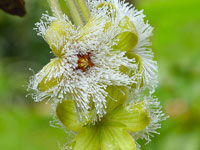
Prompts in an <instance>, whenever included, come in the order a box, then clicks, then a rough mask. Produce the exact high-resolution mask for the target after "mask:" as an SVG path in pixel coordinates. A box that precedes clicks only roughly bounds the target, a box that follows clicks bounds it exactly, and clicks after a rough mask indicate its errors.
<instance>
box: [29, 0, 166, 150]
mask: <svg viewBox="0 0 200 150" xmlns="http://www.w3.org/2000/svg"><path fill="white" fill-rule="evenodd" d="M87 8H88V10H89V12H90V17H89V19H88V21H85V25H84V26H83V27H77V26H75V25H74V24H73V23H72V22H71V21H70V20H69V19H68V17H67V16H66V15H54V16H49V15H48V14H44V15H43V16H42V19H41V21H40V22H39V23H37V24H36V26H37V31H38V35H40V36H42V37H43V38H44V40H45V41H46V42H47V43H48V44H49V46H50V48H51V50H52V53H53V54H54V55H55V58H53V59H52V60H51V61H50V62H49V63H48V64H47V65H46V66H44V67H43V69H42V70H41V71H39V72H38V73H37V74H36V75H34V76H33V77H31V79H30V84H29V89H31V90H33V91H34V93H33V94H32V96H33V98H34V100H35V101H36V102H39V101H42V100H45V99H48V100H51V101H52V103H53V111H54V115H55V116H56V118H57V119H58V120H59V122H60V123H61V124H62V125H64V126H65V127H67V128H68V129H70V130H72V131H74V132H75V133H77V135H76V136H75V138H74V139H73V140H71V141H70V142H68V144H67V145H66V146H65V148H64V149H67V150H68V149H72V150H99V149H102V150H115V149H122V150H134V149H136V144H135V143H136V142H135V140H134V139H133V137H134V138H135V139H138V138H145V139H147V140H148V141H149V140H150V139H149V137H150V136H151V134H152V133H156V129H157V128H160V123H159V122H160V121H161V120H163V119H164V117H163V114H162V111H161V110H160V109H161V108H160V106H159V102H158V101H157V99H156V98H154V97H153V96H152V94H153V92H154V90H155V88H156V86H157V83H158V80H157V75H156V74H157V64H156V61H154V60H153V53H152V50H151V48H150V46H151V42H150V39H149V38H150V37H151V35H152V30H153V28H152V27H151V26H150V25H149V24H148V23H145V22H144V17H145V16H144V15H143V12H142V11H137V10H136V9H135V8H134V7H133V6H132V5H129V4H127V3H125V2H124V1H119V0H107V1H106V0H88V1H87ZM54 11H57V10H54ZM130 133H131V134H130ZM131 135H132V136H131Z"/></svg>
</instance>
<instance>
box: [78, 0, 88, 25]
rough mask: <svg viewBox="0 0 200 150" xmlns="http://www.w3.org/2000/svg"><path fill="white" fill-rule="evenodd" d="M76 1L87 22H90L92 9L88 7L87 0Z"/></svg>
mask: <svg viewBox="0 0 200 150" xmlns="http://www.w3.org/2000/svg"><path fill="white" fill-rule="evenodd" d="M76 2H77V4H78V6H79V8H80V10H81V13H82V15H83V17H84V19H85V22H88V21H89V19H90V10H89V9H88V6H87V5H86V3H85V0H76Z"/></svg>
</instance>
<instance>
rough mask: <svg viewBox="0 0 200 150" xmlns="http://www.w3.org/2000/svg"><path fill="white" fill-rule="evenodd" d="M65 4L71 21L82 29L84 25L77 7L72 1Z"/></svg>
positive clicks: (68, 0) (66, 0)
mask: <svg viewBox="0 0 200 150" xmlns="http://www.w3.org/2000/svg"><path fill="white" fill-rule="evenodd" d="M65 2H66V5H67V7H68V9H69V11H70V14H71V15H72V18H73V21H74V23H75V24H76V26H77V27H78V26H80V27H83V26H84V25H85V24H84V21H83V18H82V17H81V14H80V12H79V10H78V8H77V6H76V3H75V1H74V0H65Z"/></svg>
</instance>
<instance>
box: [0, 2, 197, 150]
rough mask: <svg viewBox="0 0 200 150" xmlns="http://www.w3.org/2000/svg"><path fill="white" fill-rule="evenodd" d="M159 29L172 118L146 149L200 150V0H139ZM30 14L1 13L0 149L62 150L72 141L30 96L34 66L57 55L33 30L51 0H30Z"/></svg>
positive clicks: (163, 88) (156, 45) (158, 52)
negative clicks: (29, 84)
mask: <svg viewBox="0 0 200 150" xmlns="http://www.w3.org/2000/svg"><path fill="white" fill-rule="evenodd" d="M134 4H135V5H136V7H137V8H138V9H139V10H141V9H144V13H145V14H146V15H147V17H146V19H148V20H149V23H150V24H151V25H152V26H154V27H155V30H154V36H153V38H152V41H153V50H154V53H155V57H156V60H157V61H158V65H159V80H160V83H159V87H158V88H157V90H156V95H157V96H158V98H159V100H160V101H161V104H162V105H163V110H164V111H165V113H166V114H168V115H169V116H170V118H169V119H167V120H166V121H164V122H163V123H162V128H161V129H159V132H160V133H161V135H155V138H153V139H152V142H151V143H149V144H147V145H145V144H144V141H142V140H141V141H139V143H141V144H142V147H141V149H142V150H169V149H170V150H200V108H199V107H200V1H199V0H190V1H188V0H135V1H134ZM26 8H27V12H28V13H27V15H26V16H25V17H24V18H19V17H15V16H11V15H8V14H6V13H4V12H3V11H0V150H56V149H58V145H59V143H61V144H63V143H64V142H65V141H66V137H65V133H64V132H63V130H62V129H58V128H53V127H50V126H49V121H50V120H51V115H50V109H49V106H48V105H45V104H44V103H34V102H33V100H32V99H31V97H26V95H27V94H28V92H27V91H26V89H27V85H28V80H29V76H31V75H32V74H33V73H32V72H31V71H30V70H29V68H32V69H33V70H35V71H39V70H40V69H41V68H42V66H43V65H45V64H46V63H47V62H48V61H49V59H50V58H52V54H50V53H49V52H50V49H49V47H48V45H47V44H46V43H45V42H44V41H43V39H42V38H41V37H38V36H37V35H36V32H35V31H33V28H34V27H35V26H34V23H35V22H37V21H38V20H39V19H40V17H41V14H42V13H44V12H45V10H47V9H48V5H47V2H46V1H45V0H26Z"/></svg>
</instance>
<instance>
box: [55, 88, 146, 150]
mask: <svg viewBox="0 0 200 150" xmlns="http://www.w3.org/2000/svg"><path fill="white" fill-rule="evenodd" d="M119 88H120V87H118V88H114V90H113V88H111V87H110V89H112V92H113V94H112V97H113V98H115V99H118V100H117V101H113V100H112V99H107V101H108V107H107V112H108V113H107V115H105V116H104V117H103V118H102V119H101V120H100V121H99V122H97V123H96V124H92V122H88V123H87V124H86V125H85V124H82V123H81V122H79V121H78V117H77V115H76V113H75V112H74V102H73V101H71V100H70V101H69V100H67V101H63V102H62V103H60V104H58V106H57V109H56V112H57V116H58V118H59V120H60V121H61V122H62V123H63V124H64V125H65V126H66V127H67V128H69V129H70V130H72V131H76V132H78V134H77V136H76V137H75V138H74V140H73V141H72V142H71V143H69V144H68V145H67V146H66V149H67V150H68V149H71V150H99V149H101V150H118V149H119V150H135V149H136V144H135V141H134V139H133V138H132V136H131V135H130V134H129V132H138V131H141V130H144V129H145V128H146V127H147V126H148V125H149V123H150V116H149V113H148V109H147V107H146V106H145V104H144V103H143V101H140V102H137V103H133V104H128V105H123V103H124V99H125V98H126V95H124V94H122V93H121V92H119Z"/></svg>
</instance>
